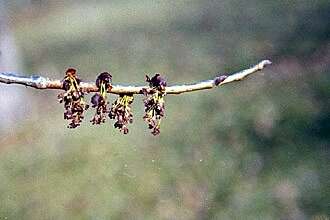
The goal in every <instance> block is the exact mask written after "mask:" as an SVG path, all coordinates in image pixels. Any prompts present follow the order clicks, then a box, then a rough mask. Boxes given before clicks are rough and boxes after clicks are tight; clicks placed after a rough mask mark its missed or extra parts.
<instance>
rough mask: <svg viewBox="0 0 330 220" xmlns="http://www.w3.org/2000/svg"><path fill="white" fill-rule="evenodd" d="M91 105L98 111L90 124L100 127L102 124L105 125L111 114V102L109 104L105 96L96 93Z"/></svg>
mask: <svg viewBox="0 0 330 220" xmlns="http://www.w3.org/2000/svg"><path fill="white" fill-rule="evenodd" d="M91 103H92V107H93V108H96V111H95V115H94V117H93V118H92V120H91V121H90V122H92V124H93V125H99V124H101V123H104V122H105V120H106V118H107V115H108V113H109V110H108V104H109V102H107V101H106V99H105V98H103V96H101V95H100V94H98V93H96V94H95V95H93V96H92V98H91Z"/></svg>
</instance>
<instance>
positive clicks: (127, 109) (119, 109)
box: [109, 94, 134, 134]
mask: <svg viewBox="0 0 330 220" xmlns="http://www.w3.org/2000/svg"><path fill="white" fill-rule="evenodd" d="M133 100H134V97H133V95H132V94H123V95H120V96H119V97H118V98H117V99H116V101H115V102H114V103H113V104H112V107H111V110H110V113H109V117H110V119H116V122H115V124H114V127H115V128H118V129H119V130H120V131H121V132H123V133H124V134H127V133H128V127H127V125H128V124H130V123H133V113H132V110H131V109H132V108H131V104H132V103H133Z"/></svg>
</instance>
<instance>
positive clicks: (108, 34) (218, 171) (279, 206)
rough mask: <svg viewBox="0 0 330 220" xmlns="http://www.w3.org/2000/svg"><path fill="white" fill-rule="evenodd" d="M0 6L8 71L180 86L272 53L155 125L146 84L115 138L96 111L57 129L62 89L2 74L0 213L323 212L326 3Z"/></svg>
mask: <svg viewBox="0 0 330 220" xmlns="http://www.w3.org/2000/svg"><path fill="white" fill-rule="evenodd" d="M0 13H1V15H0V17H1V21H0V25H2V29H1V32H0V39H1V38H2V41H0V50H1V56H0V60H2V67H1V66H0V67H1V68H2V70H1V71H4V70H5V71H11V72H20V73H24V74H33V73H38V74H42V75H44V76H47V77H51V78H58V79H60V78H62V77H63V72H64V71H65V70H66V68H68V67H75V68H77V69H78V71H79V75H80V76H81V78H83V80H86V81H93V80H94V79H95V76H96V75H97V74H98V73H100V72H102V71H111V72H112V75H113V81H114V83H124V84H139V85H143V84H144V76H145V74H150V75H151V74H153V73H154V72H161V73H163V74H164V75H165V76H166V78H167V80H168V83H169V84H176V83H190V82H195V81H199V80H204V79H211V78H212V77H214V76H215V75H216V74H217V73H232V72H235V71H238V70H241V69H243V68H246V67H249V66H250V65H252V64H255V63H257V62H258V61H260V60H261V59H265V58H268V59H271V60H272V61H273V65H272V66H271V67H269V68H267V69H265V70H264V71H262V72H259V73H256V74H254V75H252V76H251V77H249V78H248V79H247V80H244V81H242V82H238V83H233V84H229V85H226V86H224V87H222V88H218V89H214V90H208V91H201V92H194V93H188V94H182V95H177V96H176V95H169V96H167V97H166V117H165V119H164V120H163V122H162V128H161V134H160V135H159V136H157V137H154V136H152V135H151V134H150V132H149V130H148V129H147V125H146V124H145V123H144V122H143V119H142V116H143V104H142V97H140V96H136V97H135V102H134V105H133V106H134V116H135V121H134V123H133V124H132V125H130V133H129V134H128V135H123V134H121V133H120V132H119V131H118V130H115V129H114V128H113V122H112V121H111V122H107V123H106V124H104V125H102V126H92V125H90V123H88V120H89V119H90V118H91V117H92V114H93V111H89V112H88V113H87V117H86V120H85V122H84V123H83V124H82V126H81V127H79V128H77V129H74V130H70V129H66V121H64V120H63V106H62V105H60V104H59V103H57V99H56V96H57V93H58V91H50V90H43V91H41V90H35V89H31V88H24V87H22V86H16V85H4V84H0V105H1V108H0V109H1V111H0V118H1V121H0V219H329V217H330V163H329V158H330V126H329V124H330V75H329V73H330V71H329V70H330V25H329V18H330V2H329V1H328V0H315V1H311V0H299V1H297V0H296V1H295V0H288V1H278V0H275V1H263V0H251V1H242V0H240V1H239V0H223V1H212V0H205V1H203V0H190V1H155V0H153V1H151V0H150V1H144V0H143V1H142V0H141V1H119V0H114V1H105V0H104V1H86V0H79V1H73V0H70V1H63V0H59V1H50V0H48V1H46V0H13V1H4V0H1V1H0ZM1 42H2V43H1ZM6 57H7V58H6ZM5 61H6V62H5ZM4 66H5V67H4ZM89 97H90V95H89ZM110 99H111V101H113V100H114V99H115V96H111V97H110Z"/></svg>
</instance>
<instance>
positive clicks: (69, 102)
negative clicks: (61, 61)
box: [58, 68, 89, 128]
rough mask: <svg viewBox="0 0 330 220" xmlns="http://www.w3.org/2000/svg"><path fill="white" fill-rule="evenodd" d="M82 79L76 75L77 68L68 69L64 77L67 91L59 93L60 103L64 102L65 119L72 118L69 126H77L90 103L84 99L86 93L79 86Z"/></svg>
mask: <svg viewBox="0 0 330 220" xmlns="http://www.w3.org/2000/svg"><path fill="white" fill-rule="evenodd" d="M79 83H80V80H79V79H78V78H77V76H76V70H75V69H72V68H70V69H68V70H67V71H66V76H65V77H64V79H63V89H64V90H65V92H63V93H60V94H59V95H58V100H59V102H60V103H64V109H65V111H64V119H66V120H70V123H69V125H68V128H76V127H78V126H79V125H80V123H81V122H82V119H83V118H84V111H85V110H87V109H88V107H89V106H88V105H87V104H86V103H85V101H84V93H83V91H81V89H80V88H79Z"/></svg>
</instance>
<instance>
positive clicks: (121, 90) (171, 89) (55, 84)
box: [0, 60, 271, 94]
mask: <svg viewBox="0 0 330 220" xmlns="http://www.w3.org/2000/svg"><path fill="white" fill-rule="evenodd" d="M270 64H271V61H269V60H263V61H261V62H259V63H258V64H256V65H255V66H253V67H251V68H248V69H245V70H242V71H240V72H237V73H234V74H232V75H230V76H228V77H227V76H224V75H219V76H217V77H215V78H214V79H212V80H207V81H202V82H198V83H194V84H187V85H173V86H167V87H166V93H167V94H180V93H184V92H193V91H198V90H204V89H212V88H215V87H217V86H222V85H224V84H227V83H231V82H235V81H240V80H243V79H244V78H245V77H247V76H248V75H250V74H252V73H255V72H257V71H259V70H262V69H263V68H264V67H265V66H267V65H270ZM0 83H6V84H21V85H25V86H29V87H33V88H35V89H63V88H62V82H61V80H52V79H49V78H45V77H42V76H30V77H26V76H18V75H17V74H13V73H0ZM112 86H113V87H112V89H111V91H108V92H109V93H113V94H128V93H131V94H142V90H143V89H147V90H149V87H148V86H123V85H112ZM80 87H81V88H82V89H83V90H84V91H86V92H97V91H98V88H97V87H96V85H95V83H94V82H90V83H87V82H81V83H80Z"/></svg>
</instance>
